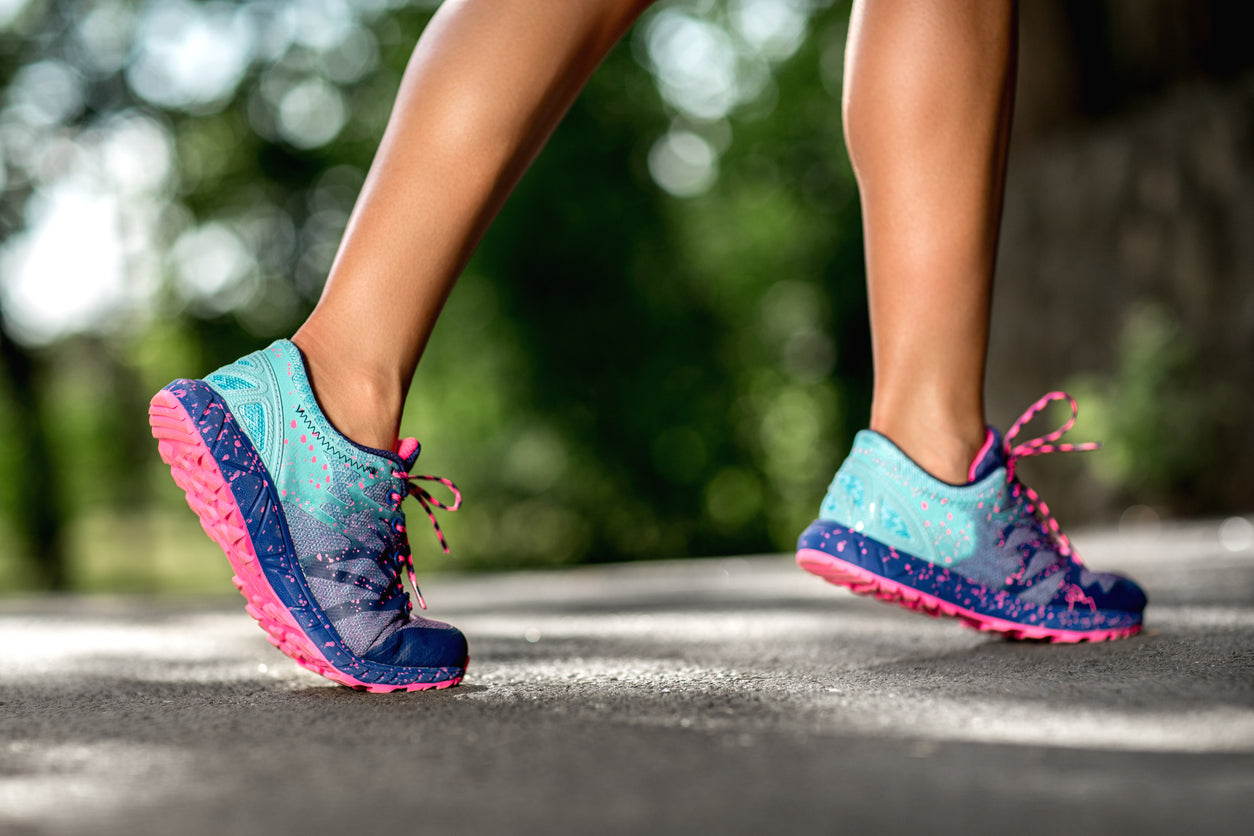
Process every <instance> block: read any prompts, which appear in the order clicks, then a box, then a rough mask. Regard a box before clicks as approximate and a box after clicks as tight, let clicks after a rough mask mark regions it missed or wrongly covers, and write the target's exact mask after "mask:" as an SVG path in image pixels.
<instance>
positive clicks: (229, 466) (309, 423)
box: [149, 340, 1146, 692]
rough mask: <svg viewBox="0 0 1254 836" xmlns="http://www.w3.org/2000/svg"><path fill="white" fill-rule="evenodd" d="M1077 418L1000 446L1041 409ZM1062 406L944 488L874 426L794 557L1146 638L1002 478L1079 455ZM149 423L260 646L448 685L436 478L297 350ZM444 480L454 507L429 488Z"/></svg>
mask: <svg viewBox="0 0 1254 836" xmlns="http://www.w3.org/2000/svg"><path fill="white" fill-rule="evenodd" d="M1058 399H1065V400H1067V401H1069V402H1070V404H1071V408H1072V419H1071V420H1070V421H1068V422H1067V423H1066V425H1064V426H1063V427H1062V428H1061V429H1059V430H1056V431H1055V432H1053V433H1050V434H1049V435H1047V436H1044V437H1042V438H1038V439H1034V440H1032V441H1028V442H1026V443H1021V444H1018V445H1015V444H1013V442H1014V440H1015V438H1016V436H1017V435H1018V433H1019V430H1020V429H1021V428H1022V426H1023V425H1024V424H1025V423H1026V422H1027V421H1028V420H1029V419H1030V418H1031V417H1032V416H1033V415H1034V414H1035V413H1036V412H1038V411H1039V410H1040V409H1042V408H1043V407H1044V406H1045V405H1046V404H1048V403H1049V402H1051V401H1053V400H1058ZM1074 417H1075V402H1074V401H1073V400H1071V399H1070V397H1069V396H1067V395H1064V394H1062V393H1058V392H1053V393H1050V394H1049V395H1046V396H1045V397H1044V398H1042V399H1041V400H1040V401H1038V402H1037V403H1036V404H1034V405H1033V406H1032V407H1031V408H1030V409H1029V410H1028V411H1027V412H1026V413H1024V416H1023V417H1022V418H1021V419H1020V420H1019V421H1018V422H1016V423H1015V425H1014V426H1013V427H1012V428H1011V430H1010V431H1009V432H1007V434H1006V436H1005V437H1004V438H1003V437H1001V436H1000V435H999V434H998V433H997V432H996V431H995V430H993V429H989V430H988V433H987V437H986V440H985V444H984V447H983V449H982V450H981V451H980V453H979V455H978V456H977V457H976V459H975V461H974V462H972V464H971V468H970V472H969V474H968V482H967V484H964V485H952V484H948V483H945V482H942V481H940V480H938V479H936V478H934V477H933V476H931V475H930V474H928V473H927V472H925V471H924V470H923V469H921V468H920V467H919V466H918V465H916V464H915V463H914V462H913V461H911V460H910V459H909V458H908V457H907V456H906V455H905V454H904V453H902V452H901V450H899V449H898V448H897V447H896V446H895V445H894V444H893V443H892V442H891V441H889V440H888V439H887V438H885V437H884V436H882V435H880V434H878V433H875V432H871V431H869V430H866V431H863V432H860V433H858V435H857V437H856V438H855V439H854V443H853V450H852V452H851V453H850V454H849V457H848V459H847V460H846V461H845V463H844V464H843V465H842V466H841V468H840V470H839V471H838V472H837V474H836V478H835V479H834V480H833V481H832V484H831V487H830V489H829V491H828V493H827V496H826V498H825V499H824V501H823V504H822V507H821V509H820V512H819V518H818V519H817V520H815V521H814V522H813V523H812V524H811V525H810V526H809V527H808V528H807V529H806V530H805V532H804V533H803V534H802V535H801V538H800V541H799V543H798V551H797V562H798V564H799V565H800V566H801V567H802V568H803V569H805V570H807V571H809V572H812V573H814V574H816V575H818V576H820V577H822V578H824V579H826V580H828V581H830V582H831V583H834V584H838V585H840V586H845V587H848V588H850V589H852V590H853V591H854V592H857V593H861V594H870V595H875V596H876V597H877V598H880V599H881V600H884V601H888V602H892V603H897V604H900V605H902V606H905V607H908V608H911V609H915V610H919V611H922V612H926V613H929V614H932V615H946V616H953V617H956V618H958V619H960V620H962V621H963V622H964V623H966V624H968V625H970V626H973V627H976V628H978V629H980V630H985V631H992V632H996V633H1001V634H1003V635H1005V636H1007V637H1009V638H1015V639H1040V640H1046V641H1058V642H1078V641H1100V640H1105V639H1115V638H1121V637H1125V636H1130V635H1132V634H1134V633H1136V632H1138V631H1139V630H1140V629H1141V619H1142V612H1143V611H1144V608H1145V600H1146V599H1145V594H1144V593H1143V592H1142V591H1141V589H1140V588H1139V587H1138V586H1137V585H1136V584H1135V583H1133V582H1132V581H1131V580H1128V579H1127V578H1123V577H1121V576H1118V575H1113V574H1105V573H1098V572H1092V571H1090V570H1089V569H1087V568H1086V567H1085V566H1084V565H1083V564H1082V563H1081V562H1080V560H1079V558H1078V557H1077V556H1076V554H1075V552H1074V550H1073V549H1072V547H1071V544H1070V542H1069V541H1068V540H1067V537H1066V535H1064V534H1063V533H1062V531H1061V530H1060V529H1059V527H1058V524H1057V523H1056V522H1055V521H1054V519H1053V517H1052V515H1050V513H1049V509H1048V507H1047V506H1046V505H1045V503H1044V502H1043V501H1042V500H1041V499H1040V498H1039V497H1038V496H1037V495H1036V493H1035V492H1034V491H1032V490H1031V489H1030V488H1028V487H1026V486H1025V485H1023V483H1022V482H1020V481H1019V479H1018V478H1017V477H1016V475H1015V465H1016V463H1017V462H1018V461H1019V460H1020V459H1022V458H1024V457H1025V456H1033V455H1039V454H1043V453H1049V452H1056V451H1065V450H1078V449H1091V448H1092V447H1094V446H1096V445H1070V444H1064V443H1060V442H1059V439H1060V438H1061V437H1062V434H1063V433H1064V432H1066V431H1067V430H1068V429H1070V428H1071V425H1072V423H1073V422H1074ZM149 422H150V424H151V426H152V432H153V435H154V436H155V437H156V438H157V440H158V448H159V450H160V453H161V457H162V459H163V460H164V461H165V462H166V463H167V464H168V465H170V469H171V471H172V473H173V476H174V481H175V482H176V483H177V484H178V485H179V487H181V488H182V489H183V490H184V491H185V492H186V494H187V502H188V504H189V505H190V506H191V508H192V510H193V511H195V512H196V514H197V516H198V517H199V518H200V521H201V525H202V526H203V527H204V529H205V531H206V532H207V533H208V534H209V536H210V537H211V538H212V539H213V540H214V541H215V542H216V543H217V544H218V545H219V546H221V548H222V550H223V551H224V552H225V553H226V556H227V558H228V559H229V560H230V562H231V566H232V568H233V569H234V570H235V578H234V580H235V585H236V586H237V587H238V588H239V590H240V592H241V593H242V594H243V595H244V598H245V599H246V600H247V606H246V609H247V610H248V612H249V613H250V614H251V615H252V616H253V617H254V618H255V619H256V620H257V621H258V622H259V623H260V624H261V626H262V628H263V629H264V630H265V631H266V633H267V635H268V637H269V639H270V641H271V642H272V643H273V644H274V645H275V646H277V647H278V648H279V649H280V650H281V651H283V652H284V653H285V654H287V655H288V656H290V657H291V658H292V659H294V660H295V661H296V662H297V663H299V664H301V665H303V666H304V667H306V668H308V669H310V670H312V671H314V672H316V673H319V674H321V675H323V676H325V677H327V678H329V679H331V680H334V681H336V682H339V683H341V684H343V685H346V686H349V687H352V688H358V689H364V690H367V691H376V692H387V691H396V690H406V691H414V690H422V689H427V688H446V687H449V686H451V685H456V684H457V683H458V682H460V681H461V679H462V677H463V676H464V675H465V671H466V664H467V661H468V653H467V645H466V639H465V637H464V636H463V635H462V633H461V632H460V631H458V630H457V629H456V628H454V627H452V626H450V625H448V624H445V623H443V622H440V621H435V620H432V619H428V618H425V617H422V616H420V615H417V614H415V613H414V612H413V607H412V603H411V599H410V596H409V595H408V594H407V592H406V590H405V587H404V581H403V578H404V577H405V576H408V577H409V578H410V581H411V583H412V584H413V587H414V590H415V594H416V597H417V598H418V602H419V604H420V606H421V607H423V608H424V609H425V607H426V604H425V602H423V600H422V595H421V592H418V591H417V590H418V587H417V583H416V580H415V578H414V569H413V558H412V556H411V553H410V548H409V542H408V536H407V532H406V528H405V515H404V512H403V511H402V510H401V506H402V503H403V501H404V500H405V499H406V498H407V497H410V496H413V497H414V498H416V499H417V500H418V502H419V503H420V504H421V505H422V507H423V510H424V511H426V513H427V516H428V517H429V519H430V521H431V524H432V526H433V527H434V529H435V533H436V536H437V537H438V538H439V541H440V545H441V546H442V547H443V548H444V550H445V551H446V552H447V551H448V546H447V544H446V543H445V542H444V536H443V534H442V533H441V532H440V527H439V524H438V522H437V521H436V518H435V509H437V508H439V509H448V510H456V508H457V507H458V505H460V503H461V495H460V494H459V493H458V491H457V488H456V487H455V486H454V485H453V484H452V483H451V482H449V481H448V480H446V479H441V478H438V477H434V476H426V475H419V474H415V473H414V472H413V470H414V465H415V463H416V461H417V459H418V453H419V449H420V447H419V444H418V442H417V441H416V440H414V439H412V438H410V439H404V440H402V441H400V443H399V445H398V447H397V449H396V450H381V449H376V448H371V447H364V446H362V445H360V444H356V443H354V442H353V441H352V440H350V439H348V438H346V437H345V436H343V435H342V434H340V433H339V432H338V431H336V429H335V428H334V427H333V426H332V425H331V423H330V422H329V421H328V420H327V418H326V416H325V415H324V414H323V412H322V410H321V409H320V408H319V406H318V402H317V400H316V399H315V397H314V394H313V391H312V389H311V388H310V385H309V378H308V376H307V374H306V371H305V364H304V359H303V357H302V356H301V353H300V350H299V349H298V348H297V347H296V346H295V345H293V344H292V343H291V342H289V341H287V340H279V341H277V342H275V343H273V344H272V345H270V346H269V347H268V348H265V349H263V350H261V351H258V352H255V353H253V354H249V355H248V356H246V357H243V358H241V359H240V360H238V361H236V362H235V363H232V364H230V365H227V366H224V367H223V368H221V369H218V370H217V371H215V372H213V373H212V374H210V375H208V376H207V377H206V378H205V379H204V380H176V381H174V382H173V383H171V384H170V385H169V386H167V387H165V388H164V389H162V390H161V391H160V392H158V393H157V394H156V396H154V397H153V399H152V402H151V405H150V407H149ZM435 485H442V486H443V489H446V490H447V491H448V492H449V493H450V494H451V496H452V501H451V502H450V503H445V502H442V501H440V500H439V499H436V497H435V496H433V495H432V493H431V492H430V491H429V490H428V489H427V487H426V486H431V487H433V488H434V486H435Z"/></svg>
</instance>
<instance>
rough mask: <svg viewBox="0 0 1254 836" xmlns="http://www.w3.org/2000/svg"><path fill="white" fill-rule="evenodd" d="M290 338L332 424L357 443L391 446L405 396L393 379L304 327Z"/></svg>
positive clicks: (323, 410)
mask: <svg viewBox="0 0 1254 836" xmlns="http://www.w3.org/2000/svg"><path fill="white" fill-rule="evenodd" d="M292 342H293V343H295V344H296V347H297V348H299V349H300V351H301V354H303V355H304V359H305V371H306V373H307V374H308V376H309V385H310V387H311V388H312V389H313V393H314V397H315V398H316V399H317V401H318V406H319V407H321V409H322V412H323V414H324V415H326V417H327V420H328V421H330V422H331V425H332V426H333V427H335V429H336V430H338V431H339V432H340V433H342V434H343V435H344V436H345V437H347V438H348V439H349V440H351V441H354V442H356V443H357V444H361V445H363V446H366V447H375V448H378V449H382V450H392V449H395V447H396V442H397V438H398V437H399V433H400V423H401V409H402V407H403V406H404V400H405V393H404V389H403V387H402V386H401V384H400V381H399V380H398V379H397V377H396V376H395V375H389V374H386V373H384V372H381V371H379V370H377V369H372V368H369V367H367V366H364V365H362V364H360V363H359V362H358V361H357V359H356V358H355V357H354V356H353V355H352V354H351V352H350V351H347V350H344V348H343V347H341V346H337V345H333V344H331V343H329V342H328V341H327V340H325V339H322V338H319V337H318V336H317V335H316V334H315V333H309V332H307V331H306V330H305V329H301V330H300V331H297V332H296V334H295V335H294V336H293V337H292Z"/></svg>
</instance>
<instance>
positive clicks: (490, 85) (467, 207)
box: [293, 0, 648, 448]
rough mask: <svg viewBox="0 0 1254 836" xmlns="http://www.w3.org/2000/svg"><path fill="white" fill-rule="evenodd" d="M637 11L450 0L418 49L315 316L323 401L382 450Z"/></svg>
mask: <svg viewBox="0 0 1254 836" xmlns="http://www.w3.org/2000/svg"><path fill="white" fill-rule="evenodd" d="M647 5H648V2H647V0H579V2H567V0H480V2H474V0H449V2H446V3H445V4H444V5H442V6H441V7H440V9H439V11H438V12H437V13H436V15H435V17H434V18H433V19H432V21H431V23H430V24H429V25H428V27H427V29H426V31H425V32H424V33H423V35H422V39H421V40H420V42H419V43H418V46H417V48H416V49H415V51H414V55H413V58H412V59H411V61H410V63H409V68H408V69H407V70H406V73H405V77H404V80H403V81H402V82H401V88H400V92H399V95H398V97H397V101H396V105H395V108H394V110H393V112H392V118H391V120H390V122H389V124H388V128H387V132H386V133H385V134H384V137H383V142H382V144H381V146H380V148H379V152H378V154H377V156H376V157H375V160H374V163H373V165H372V166H371V168H370V173H369V175H368V177H367V178H366V183H365V186H364V188H363V189H362V192H361V196H360V197H359V199H358V202H357V206H356V208H355V209H354V210H353V214H352V218H351V219H350V221H349V224H348V230H347V232H346V234H345V236H344V240H343V242H342V243H341V245H340V250H339V253H338V254H337V256H336V258H335V263H334V265H333V266H332V268H331V275H330V277H329V279H328V281H327V285H326V288H325V290H324V291H323V294H322V299H321V300H320V301H319V303H318V306H317V308H316V309H315V310H314V312H313V314H312V315H311V316H310V317H309V320H308V321H307V322H306V323H305V324H304V325H303V326H301V328H300V330H299V331H297V333H296V335H295V337H293V342H295V343H296V344H297V345H298V346H299V347H300V348H301V350H302V351H303V352H304V354H305V358H306V362H307V364H308V368H309V374H310V378H311V380H312V383H313V386H314V389H315V391H316V392H317V395H318V399H319V401H320V403H321V404H322V407H323V409H324V411H325V412H326V413H327V415H328V417H329V418H330V419H331V421H332V423H333V424H335V426H336V427H337V428H338V429H339V430H340V431H341V432H343V433H344V434H345V435H347V436H348V437H349V438H352V439H353V440H354V441H357V442H358V443H361V444H366V445H369V446H372V447H381V448H391V447H392V446H393V444H394V443H395V441H396V437H397V429H398V426H399V422H400V414H401V407H402V405H403V403H404V400H405V395H406V393H407V391H408V389H409V383H410V380H411V378H412V377H413V374H414V369H415V368H416V367H417V364H418V359H419V357H420V356H421V355H422V352H423V349H424V348H425V347H426V344H427V340H428V338H429V337H430V336H431V331H432V328H433V327H434V326H435V320H436V317H437V316H438V315H439V313H440V309H441V308H442V307H443V305H444V301H445V299H446V298H447V297H448V294H449V291H450V290H451V289H452V286H453V283H454V282H455V281H456V280H457V276H458V274H459V273H460V272H461V270H462V268H463V267H464V266H465V263H466V261H467V259H468V258H469V257H470V254H471V252H472V250H473V249H474V247H475V245H476V244H477V243H478V242H479V239H480V238H481V237H482V235H483V233H484V231H485V230H486V228H487V226H488V224H489V223H490V222H491V220H492V218H493V217H495V215H496V213H497V211H498V210H499V209H500V207H501V204H502V203H503V202H504V200H505V198H506V197H507V196H508V194H509V193H510V191H511V190H512V189H513V187H514V185H515V183H517V181H518V179H519V178H520V177H521V176H522V173H523V171H524V170H525V169H526V168H527V166H528V164H530V162H531V161H532V159H533V158H534V157H535V156H536V154H537V153H538V152H539V150H540V148H541V146H542V145H543V144H544V141H545V140H546V139H547V138H548V136H549V134H550V133H551V132H552V131H553V128H554V127H555V126H556V125H557V123H558V121H559V120H560V119H561V117H562V115H563V114H564V113H565V112H566V110H567V109H568V108H569V107H570V104H571V102H572V101H573V100H574V98H575V96H576V95H577V94H578V92H579V90H580V89H581V88H582V87H583V85H584V82H585V81H586V80H587V78H588V76H589V75H590V74H591V72H592V71H593V69H595V68H596V66H597V65H598V64H599V63H600V62H601V59H602V58H603V57H604V56H605V54H606V53H607V52H608V51H609V49H610V47H612V46H613V45H614V43H615V42H616V41H617V40H618V39H619V38H620V37H621V36H622V34H623V33H624V32H625V31H626V30H627V28H628V27H629V26H630V25H631V23H632V22H633V21H634V20H635V18H636V17H637V16H638V15H639V14H640V12H641V11H642V10H643V9H644V8H645V7H646V6H647Z"/></svg>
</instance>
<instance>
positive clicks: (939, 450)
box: [871, 413, 987, 485]
mask: <svg viewBox="0 0 1254 836" xmlns="http://www.w3.org/2000/svg"><path fill="white" fill-rule="evenodd" d="M871 429H872V430H874V431H875V432H878V433H879V434H880V435H883V436H885V437H886V438H887V439H888V440H889V441H891V442H893V443H894V444H896V445H897V447H899V448H900V449H901V451H902V452H903V453H905V454H906V455H907V456H909V457H910V458H911V459H912V460H913V461H914V462H915V464H917V465H919V467H921V468H923V469H924V470H926V471H927V472H928V473H930V474H931V475H932V476H935V477H936V478H937V479H940V480H941V481H942V482H948V483H949V484H951V485H965V484H966V483H967V482H968V481H969V480H968V475H969V473H970V469H971V463H972V462H973V461H974V460H975V457H976V456H977V455H978V454H979V452H980V450H981V449H982V448H983V447H984V442H985V440H986V437H987V430H986V428H985V427H984V425H983V422H981V421H968V422H966V423H965V424H963V425H962V426H959V425H957V424H956V423H950V424H946V423H943V422H940V421H928V420H917V419H914V420H912V419H910V418H906V419H900V418H898V419H893V418H883V417H879V416H876V415H875V414H874V413H873V414H872V416H871Z"/></svg>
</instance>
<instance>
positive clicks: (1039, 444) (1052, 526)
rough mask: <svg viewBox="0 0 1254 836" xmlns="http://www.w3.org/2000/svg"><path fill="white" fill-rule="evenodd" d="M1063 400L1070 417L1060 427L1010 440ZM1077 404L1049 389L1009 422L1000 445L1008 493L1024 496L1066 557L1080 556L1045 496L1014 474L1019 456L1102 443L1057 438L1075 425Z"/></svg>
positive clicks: (1093, 447) (1079, 449)
mask: <svg viewBox="0 0 1254 836" xmlns="http://www.w3.org/2000/svg"><path fill="white" fill-rule="evenodd" d="M1064 400H1065V401H1066V402H1067V403H1068V404H1069V405H1070V406H1071V417H1070V418H1068V419H1067V421H1066V423H1064V424H1063V425H1062V426H1061V427H1059V428H1058V429H1056V430H1054V431H1053V432H1051V433H1047V434H1045V435H1043V436H1040V437H1039V438H1033V439H1030V440H1028V441H1024V442H1022V443H1021V444H1017V445H1012V443H1011V442H1012V441H1013V440H1014V439H1015V438H1016V437H1017V436H1018V435H1019V431H1020V430H1021V429H1023V427H1024V426H1025V425H1026V424H1027V423H1028V422H1029V421H1031V420H1032V419H1033V418H1034V417H1035V416H1036V414H1037V413H1039V412H1040V411H1041V410H1043V409H1045V407H1047V406H1049V404H1051V403H1053V402H1054V401H1064ZM1079 411H1080V410H1079V407H1078V406H1077V405H1076V402H1075V398H1073V397H1071V396H1070V395H1068V394H1067V393H1066V392H1049V393H1047V394H1046V395H1044V396H1043V397H1041V399H1040V400H1038V401H1037V402H1036V403H1034V404H1032V405H1031V406H1029V407H1028V408H1027V410H1026V411H1025V412H1024V413H1023V414H1022V415H1020V416H1019V420H1017V421H1015V422H1014V424H1012V425H1011V427H1010V429H1009V430H1008V431H1007V432H1006V437H1005V440H1004V441H1003V445H1004V448H1005V452H1006V479H1007V480H1008V481H1009V482H1010V485H1011V495H1012V496H1013V497H1015V498H1016V499H1019V498H1021V497H1025V498H1026V500H1027V511H1028V513H1029V514H1030V515H1032V516H1033V517H1034V518H1035V519H1037V520H1038V521H1039V522H1040V524H1041V525H1042V526H1043V528H1044V530H1045V532H1046V533H1047V534H1048V536H1050V538H1051V539H1053V541H1054V542H1055V543H1056V544H1057V546H1058V551H1059V553H1060V554H1062V555H1063V556H1065V557H1069V558H1071V559H1073V560H1075V561H1076V562H1077V563H1078V562H1080V561H1079V556H1078V555H1077V554H1076V553H1075V549H1074V548H1073V547H1072V545H1071V541H1070V540H1069V539H1067V535H1066V534H1063V533H1062V528H1061V527H1060V526H1059V525H1058V521H1057V520H1056V519H1054V515H1053V514H1052V513H1051V512H1050V510H1049V506H1048V505H1047V504H1046V503H1045V500H1043V499H1041V497H1040V494H1038V493H1037V492H1036V491H1034V490H1032V488H1030V487H1028V486H1027V485H1025V484H1023V482H1021V481H1020V480H1019V479H1018V478H1017V477H1016V476H1015V465H1016V464H1017V463H1018V461H1019V460H1020V459H1026V458H1027V457H1029V456H1043V455H1045V454H1047V453H1073V452H1083V451H1086V450H1097V449H1099V448H1100V447H1101V446H1102V445H1101V444H1099V443H1098V442H1096V441H1086V442H1083V443H1081V444H1071V443H1068V442H1062V443H1057V442H1059V441H1060V440H1061V439H1062V437H1063V436H1064V435H1065V434H1066V433H1067V431H1068V430H1070V429H1071V428H1072V427H1074V426H1075V419H1076V416H1077V415H1078V414H1079Z"/></svg>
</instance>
